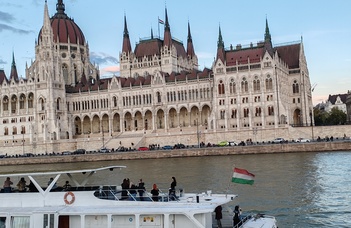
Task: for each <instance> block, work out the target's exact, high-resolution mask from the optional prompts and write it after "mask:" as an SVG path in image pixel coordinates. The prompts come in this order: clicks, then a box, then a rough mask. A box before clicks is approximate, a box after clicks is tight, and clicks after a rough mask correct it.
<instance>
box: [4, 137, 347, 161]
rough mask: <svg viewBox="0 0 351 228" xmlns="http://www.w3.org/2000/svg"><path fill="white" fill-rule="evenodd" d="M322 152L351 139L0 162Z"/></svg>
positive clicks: (340, 148) (344, 147) (337, 148)
mask: <svg viewBox="0 0 351 228" xmlns="http://www.w3.org/2000/svg"><path fill="white" fill-rule="evenodd" d="M323 151H351V141H349V140H348V141H333V142H331V141H329V142H313V143H284V144H261V145H250V146H233V147H206V148H188V149H179V150H151V151H132V152H114V153H104V154H103V153H91V154H84V155H51V156H49V155H44V156H36V157H19V158H2V159H0V165H2V166H5V165H25V164H52V163H74V162H94V161H121V160H135V159H140V160H142V159H162V158H184V157H195V156H197V157H198V156H226V155H246V154H272V153H298V152H323Z"/></svg>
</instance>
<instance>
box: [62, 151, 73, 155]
mask: <svg viewBox="0 0 351 228" xmlns="http://www.w3.org/2000/svg"><path fill="white" fill-rule="evenodd" d="M61 154H62V155H71V154H72V152H71V151H63V152H62V153H61Z"/></svg>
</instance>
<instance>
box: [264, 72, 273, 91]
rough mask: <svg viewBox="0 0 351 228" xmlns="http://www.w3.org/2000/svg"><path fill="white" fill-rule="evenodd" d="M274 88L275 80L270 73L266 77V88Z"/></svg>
mask: <svg viewBox="0 0 351 228" xmlns="http://www.w3.org/2000/svg"><path fill="white" fill-rule="evenodd" d="M272 89H273V82H272V79H271V78H270V76H269V75H268V76H267V78H266V90H272Z"/></svg>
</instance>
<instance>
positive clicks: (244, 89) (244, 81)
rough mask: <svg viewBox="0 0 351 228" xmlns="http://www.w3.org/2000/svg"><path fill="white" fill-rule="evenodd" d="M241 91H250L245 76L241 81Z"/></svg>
mask: <svg viewBox="0 0 351 228" xmlns="http://www.w3.org/2000/svg"><path fill="white" fill-rule="evenodd" d="M241 91H242V92H248V91H249V84H248V82H247V81H246V78H243V80H242V82H241Z"/></svg>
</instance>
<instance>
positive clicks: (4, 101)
mask: <svg viewBox="0 0 351 228" xmlns="http://www.w3.org/2000/svg"><path fill="white" fill-rule="evenodd" d="M2 104H3V108H4V111H8V110H9V98H8V96H5V97H4V99H3V100H2Z"/></svg>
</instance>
